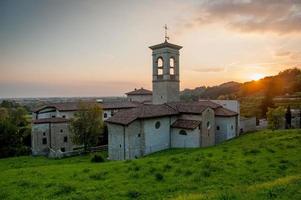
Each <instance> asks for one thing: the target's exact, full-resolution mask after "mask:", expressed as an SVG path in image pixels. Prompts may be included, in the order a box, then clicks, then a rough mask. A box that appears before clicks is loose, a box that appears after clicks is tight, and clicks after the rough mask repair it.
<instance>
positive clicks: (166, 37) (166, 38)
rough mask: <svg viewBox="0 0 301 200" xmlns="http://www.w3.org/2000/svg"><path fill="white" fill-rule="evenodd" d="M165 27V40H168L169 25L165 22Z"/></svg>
mask: <svg viewBox="0 0 301 200" xmlns="http://www.w3.org/2000/svg"><path fill="white" fill-rule="evenodd" d="M163 28H164V29H165V42H167V40H169V37H168V36H167V30H168V27H167V25H166V24H165V26H163Z"/></svg>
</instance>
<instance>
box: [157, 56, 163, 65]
mask: <svg viewBox="0 0 301 200" xmlns="http://www.w3.org/2000/svg"><path fill="white" fill-rule="evenodd" d="M157 65H158V67H163V59H162V58H161V57H160V58H158V60H157Z"/></svg>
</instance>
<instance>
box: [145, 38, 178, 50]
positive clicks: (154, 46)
mask: <svg viewBox="0 0 301 200" xmlns="http://www.w3.org/2000/svg"><path fill="white" fill-rule="evenodd" d="M165 47H168V48H171V49H176V50H180V49H182V48H183V47H182V46H179V45H176V44H172V43H169V42H167V40H165V42H163V43H161V44H156V45H153V46H150V47H149V48H150V49H151V50H156V49H161V48H165Z"/></svg>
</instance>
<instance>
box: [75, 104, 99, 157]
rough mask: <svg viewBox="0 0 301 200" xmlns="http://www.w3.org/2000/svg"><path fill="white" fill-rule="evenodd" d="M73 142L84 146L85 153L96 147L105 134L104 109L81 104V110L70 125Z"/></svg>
mask: <svg viewBox="0 0 301 200" xmlns="http://www.w3.org/2000/svg"><path fill="white" fill-rule="evenodd" d="M70 130H71V133H72V141H73V142H74V143H75V144H78V145H83V146H84V152H87V149H88V147H90V146H93V145H96V144H97V140H98V138H99V136H100V135H101V134H102V133H103V120H102V108H101V107H100V106H99V105H97V104H88V103H80V109H79V111H78V112H76V113H75V114H74V118H73V119H72V120H71V123H70Z"/></svg>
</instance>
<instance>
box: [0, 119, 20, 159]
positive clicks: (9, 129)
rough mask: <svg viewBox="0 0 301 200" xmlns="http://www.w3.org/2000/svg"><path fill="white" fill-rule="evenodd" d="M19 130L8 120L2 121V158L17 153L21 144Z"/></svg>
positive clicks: (0, 147) (0, 126)
mask: <svg viewBox="0 0 301 200" xmlns="http://www.w3.org/2000/svg"><path fill="white" fill-rule="evenodd" d="M17 130H18V128H17V127H16V126H15V125H14V124H12V123H10V122H9V121H8V120H3V121H0V158H4V157H9V156H15V155H16V152H17V146H18V145H19V138H18V135H17Z"/></svg>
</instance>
